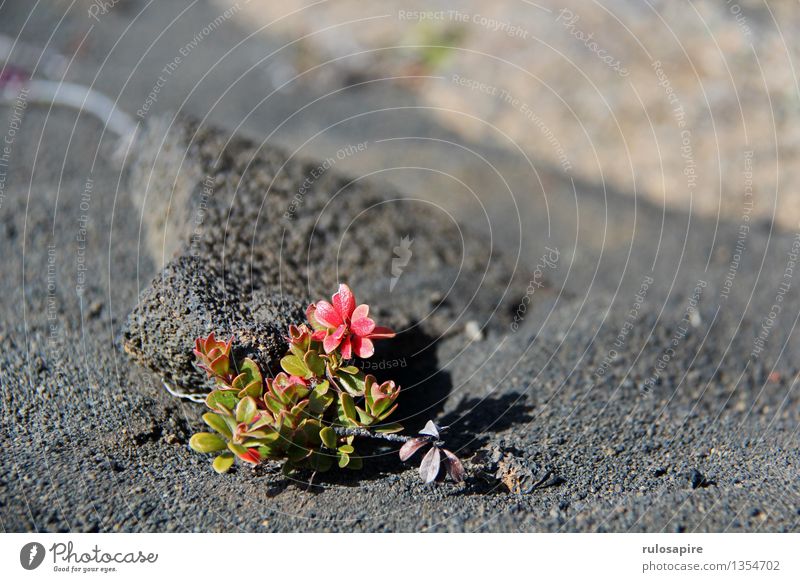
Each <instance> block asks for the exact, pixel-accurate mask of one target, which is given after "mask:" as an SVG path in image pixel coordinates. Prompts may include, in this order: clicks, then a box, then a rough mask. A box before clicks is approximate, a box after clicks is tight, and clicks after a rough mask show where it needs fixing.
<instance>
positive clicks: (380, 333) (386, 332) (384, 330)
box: [369, 326, 397, 339]
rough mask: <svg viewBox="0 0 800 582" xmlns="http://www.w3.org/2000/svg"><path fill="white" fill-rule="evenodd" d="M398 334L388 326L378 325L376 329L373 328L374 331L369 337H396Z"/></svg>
mask: <svg viewBox="0 0 800 582" xmlns="http://www.w3.org/2000/svg"><path fill="white" fill-rule="evenodd" d="M396 335H397V334H396V333H394V332H393V331H392V330H391V329H389V328H388V327H380V326H378V327H376V328H375V329H373V330H372V332H371V333H370V334H369V337H371V338H373V339H384V338H386V339H388V338H390V337H394V336H396Z"/></svg>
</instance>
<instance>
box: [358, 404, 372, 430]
mask: <svg viewBox="0 0 800 582" xmlns="http://www.w3.org/2000/svg"><path fill="white" fill-rule="evenodd" d="M356 412H357V413H358V419H359V420H360V421H361V424H363V425H364V426H369V425H370V424H372V422H373V421H374V420H375V419H374V418H372V415H371V414H370V413H368V412H367V411H366V410H364V409H362V408H361V407H360V406H356Z"/></svg>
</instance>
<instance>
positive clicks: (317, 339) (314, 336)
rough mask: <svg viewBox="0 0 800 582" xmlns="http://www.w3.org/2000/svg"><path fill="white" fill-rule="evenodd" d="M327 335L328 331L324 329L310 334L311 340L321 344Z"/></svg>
mask: <svg viewBox="0 0 800 582" xmlns="http://www.w3.org/2000/svg"><path fill="white" fill-rule="evenodd" d="M326 335H328V331H327V330H324V329H318V330H317V331H315V332H314V333H312V334H311V339H313V340H314V341H315V342H321V341H323V340H324V339H325V336H326Z"/></svg>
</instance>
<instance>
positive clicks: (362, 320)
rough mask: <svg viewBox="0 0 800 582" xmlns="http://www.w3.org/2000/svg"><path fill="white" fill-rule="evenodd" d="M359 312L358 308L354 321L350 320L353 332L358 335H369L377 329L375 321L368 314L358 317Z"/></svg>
mask: <svg viewBox="0 0 800 582" xmlns="http://www.w3.org/2000/svg"><path fill="white" fill-rule="evenodd" d="M357 313H358V309H356V313H355V314H353V321H351V322H350V329H351V330H353V333H355V334H356V335H361V336H364V337H369V334H371V333H372V331H373V330H374V329H375V322H374V321H372V320H371V319H370V318H369V317H366V316H365V317H359V318H356V314H357Z"/></svg>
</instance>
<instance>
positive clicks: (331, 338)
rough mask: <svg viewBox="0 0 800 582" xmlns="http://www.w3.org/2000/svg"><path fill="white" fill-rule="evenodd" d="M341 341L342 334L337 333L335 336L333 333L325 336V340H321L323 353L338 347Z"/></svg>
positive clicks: (328, 352)
mask: <svg viewBox="0 0 800 582" xmlns="http://www.w3.org/2000/svg"><path fill="white" fill-rule="evenodd" d="M340 343H342V335H341V334H339V335H338V336H336V335H335V334H331V335H327V336H325V340H324V341H323V342H322V347H323V348H325V353H326V354H330V353H331V352H332V351H333V350H335V349H336V348H338V347H339V344H340Z"/></svg>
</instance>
